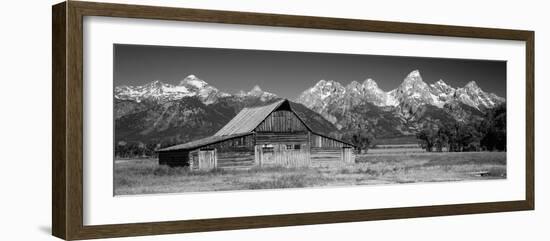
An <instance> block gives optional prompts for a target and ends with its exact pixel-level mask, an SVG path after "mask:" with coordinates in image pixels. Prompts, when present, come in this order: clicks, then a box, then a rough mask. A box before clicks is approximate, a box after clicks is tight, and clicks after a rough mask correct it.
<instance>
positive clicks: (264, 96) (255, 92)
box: [237, 85, 277, 101]
mask: <svg viewBox="0 0 550 241" xmlns="http://www.w3.org/2000/svg"><path fill="white" fill-rule="evenodd" d="M237 96H239V97H241V98H245V97H259V98H260V100H262V101H266V100H270V99H273V98H277V95H276V94H273V93H270V92H267V91H263V90H262V88H260V86H259V85H254V87H252V89H251V90H250V91H248V92H245V91H243V90H241V91H239V92H238V93H237Z"/></svg>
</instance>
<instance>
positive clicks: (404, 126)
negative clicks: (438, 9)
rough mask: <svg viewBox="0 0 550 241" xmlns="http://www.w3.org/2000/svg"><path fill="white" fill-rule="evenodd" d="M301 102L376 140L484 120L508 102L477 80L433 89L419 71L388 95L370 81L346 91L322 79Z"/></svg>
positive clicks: (344, 127) (438, 84)
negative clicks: (434, 125)
mask: <svg viewBox="0 0 550 241" xmlns="http://www.w3.org/2000/svg"><path fill="white" fill-rule="evenodd" d="M297 102H298V103H301V104H303V105H304V106H306V107H308V108H310V109H312V110H313V111H315V112H317V113H319V114H321V115H322V116H323V117H325V118H326V119H327V120H328V121H330V122H331V123H333V124H335V125H336V126H337V127H338V129H340V130H342V131H350V130H354V129H358V128H363V129H365V128H366V129H369V130H372V131H373V132H374V133H375V134H376V135H377V136H396V135H410V134H414V133H415V132H416V131H417V130H418V129H419V128H420V127H421V126H423V125H425V124H426V123H428V122H429V123H447V122H451V121H461V122H465V121H468V120H470V119H471V118H479V117H480V116H481V115H482V114H483V113H484V112H485V111H486V110H488V109H491V108H494V107H496V106H498V105H500V104H502V103H505V99H504V98H502V97H499V96H497V95H495V94H493V93H487V92H484V91H483V90H482V89H481V88H480V87H479V86H478V85H477V84H476V83H475V82H474V81H471V82H469V83H468V84H467V85H466V86H464V87H462V88H453V87H451V86H450V85H448V84H446V83H445V82H444V81H443V80H439V81H437V82H435V83H433V84H430V85H428V84H427V83H426V82H424V81H423V80H422V76H421V74H420V71H418V70H414V71H412V72H411V73H410V74H409V75H407V76H406V77H405V79H404V80H403V82H402V83H401V84H400V85H399V86H398V87H397V88H395V89H393V90H391V91H388V92H385V91H383V90H381V89H380V88H379V87H378V85H377V84H376V82H375V81H374V80H372V79H367V80H365V81H364V82H363V83H359V82H356V81H353V82H351V83H350V84H349V85H347V86H343V85H342V84H340V83H339V82H337V81H333V80H329V81H326V80H321V81H319V82H318V83H317V84H316V85H315V86H313V87H311V88H309V89H307V90H305V91H304V92H303V93H302V94H301V95H300V96H299V97H298V99H297Z"/></svg>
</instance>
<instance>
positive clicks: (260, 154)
mask: <svg viewBox="0 0 550 241" xmlns="http://www.w3.org/2000/svg"><path fill="white" fill-rule="evenodd" d="M290 146H291V148H288V146H287V145H286V144H271V145H270V147H269V149H266V148H265V147H262V145H258V146H256V155H257V156H256V159H255V160H256V163H257V165H259V166H262V167H264V166H284V167H301V166H309V165H310V152H309V149H308V148H307V144H302V145H298V146H300V148H299V149H295V146H296V145H290Z"/></svg>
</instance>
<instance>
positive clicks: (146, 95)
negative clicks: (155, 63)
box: [115, 75, 229, 104]
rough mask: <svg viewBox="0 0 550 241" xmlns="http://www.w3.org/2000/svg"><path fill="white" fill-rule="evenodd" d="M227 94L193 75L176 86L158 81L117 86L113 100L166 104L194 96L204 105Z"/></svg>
mask: <svg viewBox="0 0 550 241" xmlns="http://www.w3.org/2000/svg"><path fill="white" fill-rule="evenodd" d="M228 95H229V94H227V93H223V92H220V91H218V89H216V88H215V87H213V86H211V85H209V84H208V83H206V82H205V81H203V80H201V79H199V78H198V77H196V76H195V75H189V76H187V77H186V78H185V79H183V80H182V81H180V83H179V84H178V85H171V84H167V83H164V82H162V81H160V80H154V81H151V82H149V83H147V84H144V85H140V86H126V85H123V86H117V87H115V98H117V99H121V100H134V101H137V102H141V101H143V100H151V101H155V102H166V101H172V100H178V99H181V98H184V97H191V96H196V97H198V98H199V99H201V101H202V102H203V103H205V104H211V103H214V102H215V101H216V100H217V99H218V97H226V96H228Z"/></svg>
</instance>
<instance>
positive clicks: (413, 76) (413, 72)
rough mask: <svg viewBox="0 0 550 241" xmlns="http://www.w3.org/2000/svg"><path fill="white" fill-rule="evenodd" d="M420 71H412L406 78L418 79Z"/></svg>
mask: <svg viewBox="0 0 550 241" xmlns="http://www.w3.org/2000/svg"><path fill="white" fill-rule="evenodd" d="M420 77H421V76H420V70H417V69H415V70H413V71H411V72H410V73H409V75H407V78H420Z"/></svg>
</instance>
